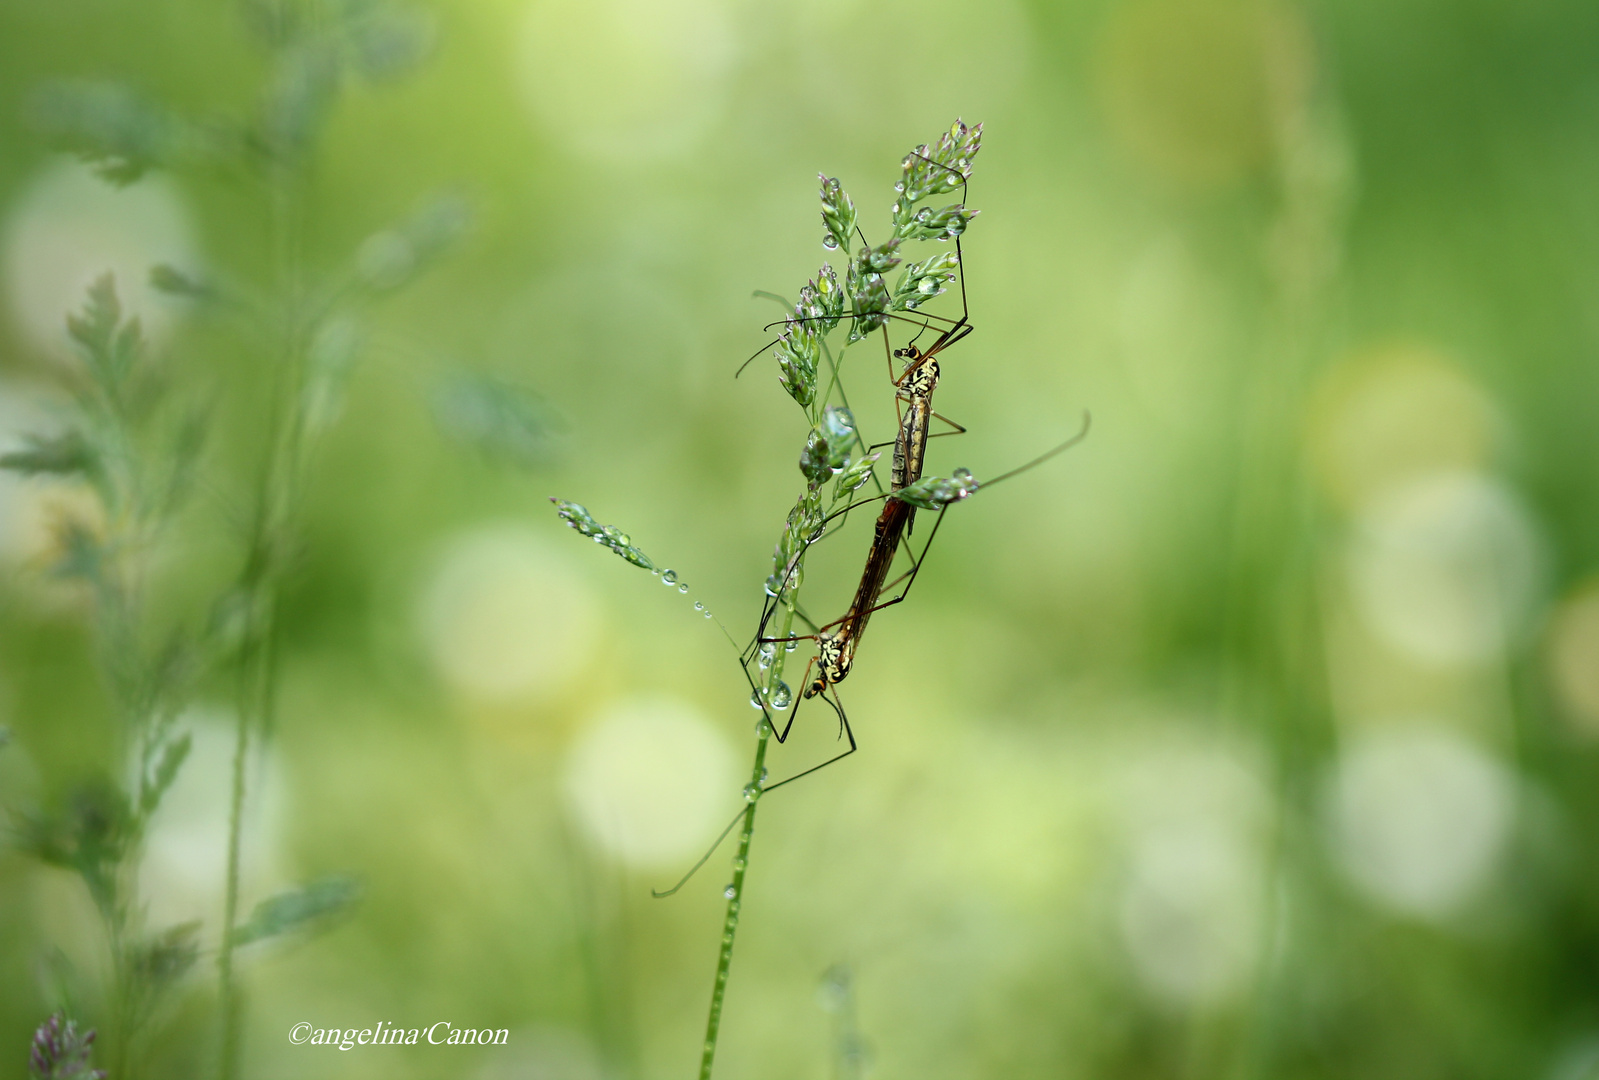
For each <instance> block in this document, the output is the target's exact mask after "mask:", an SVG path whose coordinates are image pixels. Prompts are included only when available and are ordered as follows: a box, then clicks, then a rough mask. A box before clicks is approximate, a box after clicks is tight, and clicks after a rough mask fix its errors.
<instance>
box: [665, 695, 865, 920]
mask: <svg viewBox="0 0 1599 1080" xmlns="http://www.w3.org/2000/svg"><path fill="white" fill-rule="evenodd" d="M806 673H807V675H808V674H809V667H808V666H807V669H806ZM744 674H745V677H746V678H747V677H748V676H749V672H747V671H746V672H745V673H744ZM751 685H752V686H753V685H754V684H753V683H751ZM834 696H835V697H836V696H837V693H836V691H835V694H834ZM823 700H824V701H826V700H827V699H826V698H823ZM827 703H828V704H829V705H831V706H832V707H833V710H834V711H835V712H837V713H838V720H839V724H840V725H841V727H842V730H843V733H844V735H846V736H848V738H849V749H848V750H846V751H844V752H843V753H842V754H838V755H836V756H834V757H830V758H828V759H827V760H826V761H824V762H822V763H821V764H820V765H813V766H811V767H810V768H809V769H806V770H805V771H804V772H801V773H795V774H794V775H793V776H790V777H789V778H788V779H786V780H779V781H778V782H777V783H775V784H767V785H763V786H762V788H761V795H762V797H765V796H766V795H767V794H768V793H769V792H772V791H775V790H776V789H778V788H780V787H782V786H783V785H784V784H792V783H793V782H794V781H796V780H798V779H800V778H801V777H806V776H809V775H811V773H813V772H816V771H817V770H818V769H825V768H827V766H829V765H831V764H833V763H834V762H836V761H841V760H843V759H844V758H847V757H849V756H850V755H851V754H853V753H854V752H855V751H856V750H858V749H859V746H858V745H857V744H856V742H855V732H854V730H853V729H851V728H850V726H849V718H848V717H847V716H845V715H844V706H843V704H842V703H838V702H833V701H828V702H827ZM794 712H795V714H796V715H797V714H798V713H799V705H798V703H796V704H795V706H794ZM767 722H768V723H770V722H771V717H770V716H768V717H767ZM793 724H794V717H792V716H791V717H789V727H792V726H793ZM772 733H773V734H774V735H775V734H777V729H776V728H775V727H774V728H773V729H772ZM787 735H788V727H785V728H784V729H783V734H782V735H780V736H778V739H777V741H778V742H782V741H783V740H784V738H786V737H787ZM743 818H744V811H743V809H742V808H741V809H740V810H739V811H738V813H736V814H734V815H733V820H732V821H729V822H728V823H727V827H726V828H725V829H723V830H722V832H721V834H720V835H719V836H717V838H716V840H715V842H714V843H712V844H711V846H710V847H709V848H708V849H707V850H706V852H705V854H704V855H701V856H700V860H699V862H697V863H695V864H694V865H693V866H691V867H689V870H688V873H686V874H684V875H683V876H682V877H681V878H679V879H678V881H677V884H676V885H673V886H672V887H671V888H670V889H651V890H650V895H651V896H653V897H654V898H655V899H657V900H664V899H665V898H666V897H668V896H671V895H672V894H673V893H675V892H677V891H678V890H679V889H681V888H682V887H683V886H684V885H687V884H688V880H689V878H691V877H693V876H694V875H695V874H697V873H699V870H700V867H702V866H704V865H705V864H706V863H707V862H709V861H710V858H711V856H712V855H715V854H716V849H717V848H719V847H721V846H722V841H724V840H726V839H727V837H728V834H729V833H731V832H732V831H733V828H734V827H735V826H736V825H737V824H738V823H739V822H740V821H741V820H743Z"/></svg>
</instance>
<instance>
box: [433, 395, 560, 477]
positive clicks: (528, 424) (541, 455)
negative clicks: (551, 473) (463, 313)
mask: <svg viewBox="0 0 1599 1080" xmlns="http://www.w3.org/2000/svg"><path fill="white" fill-rule="evenodd" d="M431 404H432V409H433V419H434V422H435V423H437V424H438V426H439V427H440V428H441V429H442V430H443V431H444V432H445V434H447V435H449V436H451V437H453V438H455V439H457V440H459V441H460V442H462V443H465V444H466V445H468V446H471V447H474V448H476V449H477V450H478V451H479V452H481V453H482V454H483V455H484V456H485V457H486V458H488V459H490V460H491V461H498V462H503V463H505V464H508V465H514V466H517V467H520V468H534V467H536V466H540V465H545V464H548V463H549V462H550V460H551V458H552V457H553V456H554V454H555V440H556V423H557V418H556V415H555V411H554V409H552V408H551V406H550V404H549V403H548V402H547V401H546V400H545V399H544V397H543V395H541V394H539V393H538V392H536V391H534V390H532V389H530V388H529V387H527V386H524V385H522V384H520V383H516V382H511V381H510V380H507V379H501V378H497V377H495V376H492V375H484V374H479V373H475V372H458V373H453V374H450V375H447V376H445V377H444V378H443V379H441V380H439V382H438V384H437V385H436V386H435V388H434V392H433V395H432V401H431Z"/></svg>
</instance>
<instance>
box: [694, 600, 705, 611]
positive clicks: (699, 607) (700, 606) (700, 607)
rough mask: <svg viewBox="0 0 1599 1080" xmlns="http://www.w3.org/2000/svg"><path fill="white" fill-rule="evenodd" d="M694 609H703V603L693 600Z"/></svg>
mask: <svg viewBox="0 0 1599 1080" xmlns="http://www.w3.org/2000/svg"><path fill="white" fill-rule="evenodd" d="M694 610H695V611H704V610H705V605H704V604H702V603H700V602H699V601H698V600H696V601H694Z"/></svg>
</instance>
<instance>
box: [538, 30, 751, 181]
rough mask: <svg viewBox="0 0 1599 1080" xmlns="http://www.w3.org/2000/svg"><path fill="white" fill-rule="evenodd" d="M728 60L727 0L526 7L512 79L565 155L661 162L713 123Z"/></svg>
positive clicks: (732, 40) (731, 40)
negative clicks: (564, 146) (658, 159)
mask: <svg viewBox="0 0 1599 1080" xmlns="http://www.w3.org/2000/svg"><path fill="white" fill-rule="evenodd" d="M737 52H738V47H737V40H736V37H735V34H734V27H733V20H732V12H731V10H730V4H729V3H728V2H727V0H535V3H533V4H532V6H531V7H529V9H528V13H527V18H526V22H525V24H524V26H523V31H522V40H521V50H520V55H519V57H518V60H519V75H520V78H521V83H522V90H523V96H524V99H525V100H526V102H527V104H528V106H529V107H530V108H531V109H532V111H533V113H534V114H535V116H536V117H537V118H538V119H539V120H540V121H541V122H542V124H543V125H544V126H545V127H546V128H547V129H548V130H550V131H551V132H553V133H554V134H556V135H557V136H558V137H560V138H561V139H562V140H563V141H564V142H566V143H567V144H568V145H569V146H571V147H572V148H573V149H576V150H578V151H580V152H583V153H587V154H590V155H593V156H596V157H599V158H604V159H613V160H624V159H639V158H655V157H667V156H671V155H673V154H682V153H685V152H687V151H689V150H691V149H692V148H693V146H694V144H695V142H696V140H697V138H698V136H699V135H700V133H701V132H702V131H703V130H704V129H705V128H706V126H707V125H708V124H709V123H710V121H711V120H713V119H714V118H715V116H716V114H717V112H718V110H719V109H720V108H721V107H722V105H723V103H724V97H725V95H724V93H723V90H724V85H725V80H726V77H727V75H728V73H729V70H730V69H731V67H732V65H733V62H734V60H735V58H736V56H737Z"/></svg>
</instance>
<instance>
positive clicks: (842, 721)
mask: <svg viewBox="0 0 1599 1080" xmlns="http://www.w3.org/2000/svg"><path fill="white" fill-rule="evenodd" d="M833 696H834V697H835V698H836V697H837V696H838V692H837V691H836V690H835V691H834V692H833ZM822 700H823V701H826V702H827V703H828V704H829V705H831V706H832V707H833V711H834V712H836V713H838V722H839V725H840V727H841V728H842V729H843V734H844V735H845V736H846V737H848V739H849V749H848V750H846V751H844V752H843V753H842V754H838V755H835V756H834V757H830V758H828V759H827V760H826V761H824V762H822V763H821V764H820V765H812V766H811V767H810V768H808V769H806V770H805V771H804V772H798V773H795V774H794V775H793V776H790V777H789V778H788V779H786V780H779V781H778V782H777V783H775V784H767V785H765V786H764V787H762V788H761V795H762V796H765V795H767V794H768V793H769V792H772V791H776V790H777V789H778V788H780V787H782V786H783V785H784V784H792V783H793V782H794V781H796V780H799V779H801V778H803V777H806V776H809V775H811V773H813V772H816V771H817V770H818V769H825V768H827V767H828V766H829V765H831V764H833V763H834V762H835V761H842V760H843V759H845V758H847V757H849V756H850V755H851V754H853V753H854V752H855V751H856V750H858V749H860V747H859V746H857V745H856V743H855V732H854V731H853V730H852V729H851V728H850V726H849V717H847V716H845V715H844V706H843V704H842V703H841V702H838V701H832V700H829V699H828V698H827V697H825V696H824V697H823V698H822Z"/></svg>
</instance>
